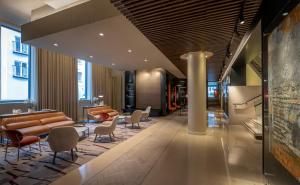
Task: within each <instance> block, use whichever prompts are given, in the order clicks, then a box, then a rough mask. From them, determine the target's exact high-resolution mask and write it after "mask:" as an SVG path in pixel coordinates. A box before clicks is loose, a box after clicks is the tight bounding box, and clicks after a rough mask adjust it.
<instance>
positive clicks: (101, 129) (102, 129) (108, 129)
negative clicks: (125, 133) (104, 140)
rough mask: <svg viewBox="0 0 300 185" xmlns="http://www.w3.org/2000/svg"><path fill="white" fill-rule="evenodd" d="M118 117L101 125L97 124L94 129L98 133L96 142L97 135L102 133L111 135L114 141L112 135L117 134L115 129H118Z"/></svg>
mask: <svg viewBox="0 0 300 185" xmlns="http://www.w3.org/2000/svg"><path fill="white" fill-rule="evenodd" d="M118 119H119V116H115V117H114V119H113V120H112V121H105V122H103V123H102V124H101V125H99V126H97V127H96V128H95V130H94V133H95V134H96V136H95V139H94V142H96V139H97V137H98V136H101V135H109V138H110V140H111V141H112V137H111V136H115V135H114V131H115V129H116V126H117V121H118Z"/></svg>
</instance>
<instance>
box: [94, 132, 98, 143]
mask: <svg viewBox="0 0 300 185" xmlns="http://www.w3.org/2000/svg"><path fill="white" fill-rule="evenodd" d="M97 136H98V135H97V134H96V136H95V139H94V143H95V142H96V139H97Z"/></svg>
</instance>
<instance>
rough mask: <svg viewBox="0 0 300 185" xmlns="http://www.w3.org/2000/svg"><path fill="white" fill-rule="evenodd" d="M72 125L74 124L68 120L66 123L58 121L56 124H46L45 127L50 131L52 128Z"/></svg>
mask: <svg viewBox="0 0 300 185" xmlns="http://www.w3.org/2000/svg"><path fill="white" fill-rule="evenodd" d="M73 124H74V122H73V121H72V120H68V121H60V122H56V123H51V124H47V125H45V126H46V127H48V128H49V129H52V128H54V127H62V126H72V125H73Z"/></svg>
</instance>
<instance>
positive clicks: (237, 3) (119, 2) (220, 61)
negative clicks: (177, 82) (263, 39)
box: [111, 0, 261, 81]
mask: <svg viewBox="0 0 300 185" xmlns="http://www.w3.org/2000/svg"><path fill="white" fill-rule="evenodd" d="M111 3H113V4H114V6H115V7H116V8H118V9H119V10H120V11H121V12H122V13H123V15H125V16H126V17H127V18H128V19H129V20H130V21H131V22H132V23H133V24H134V25H135V26H136V27H137V28H138V29H139V30H140V31H141V32H142V33H143V34H144V35H145V36H146V37H147V38H148V39H149V40H150V41H151V42H152V43H153V44H154V45H155V46H156V47H158V48H159V49H160V50H161V51H162V52H163V53H164V54H165V55H166V56H167V57H168V58H169V59H170V60H171V61H172V62H173V63H174V64H175V65H176V66H177V67H178V68H179V69H180V70H181V71H182V72H183V73H184V74H186V70H187V67H186V62H184V61H182V60H181V59H180V55H182V54H184V53H187V52H190V51H199V50H206V51H211V52H213V53H214V56H213V57H212V58H210V59H209V61H208V80H209V81H216V80H218V79H219V77H220V74H221V72H222V68H223V66H224V65H226V63H227V62H228V61H229V58H228V57H226V56H228V54H226V53H229V52H228V48H229V50H230V51H231V52H234V51H235V49H236V48H237V46H238V44H239V43H240V41H241V39H242V37H243V36H244V34H245V33H246V32H247V31H248V30H249V29H250V28H251V27H252V26H253V24H255V23H256V22H257V21H256V20H257V17H258V12H259V8H260V5H261V0H111ZM241 14H243V16H244V19H245V24H242V25H241V24H239V23H238V22H239V21H238V20H239V17H240V15H241ZM228 46H230V47H228Z"/></svg>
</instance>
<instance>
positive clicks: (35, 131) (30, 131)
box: [17, 125, 49, 136]
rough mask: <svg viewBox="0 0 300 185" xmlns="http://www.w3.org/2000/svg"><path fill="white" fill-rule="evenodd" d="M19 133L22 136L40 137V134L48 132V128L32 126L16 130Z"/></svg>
mask: <svg viewBox="0 0 300 185" xmlns="http://www.w3.org/2000/svg"><path fill="white" fill-rule="evenodd" d="M17 130H18V131H20V132H21V133H22V134H23V135H25V136H26V135H27V136H29V135H41V134H46V133H48V132H49V128H48V127H46V126H44V125H39V126H33V127H27V128H21V129H17Z"/></svg>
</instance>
